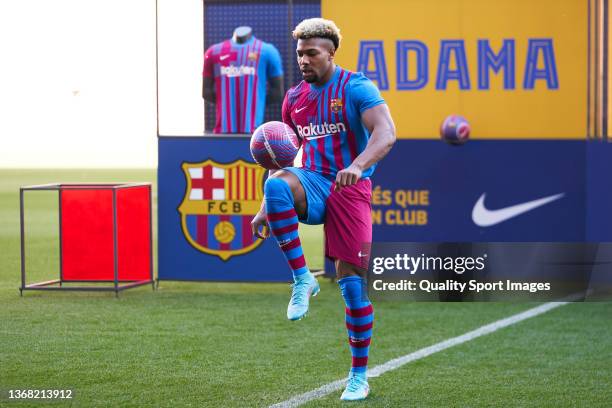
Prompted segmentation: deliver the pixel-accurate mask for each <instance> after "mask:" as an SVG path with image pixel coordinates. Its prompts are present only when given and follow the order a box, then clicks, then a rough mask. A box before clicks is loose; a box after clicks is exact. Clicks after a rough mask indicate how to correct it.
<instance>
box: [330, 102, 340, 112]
mask: <svg viewBox="0 0 612 408" xmlns="http://www.w3.org/2000/svg"><path fill="white" fill-rule="evenodd" d="M329 107H330V108H331V110H332V112H335V113H338V112H340V111H341V110H342V99H332V100H330V102H329Z"/></svg>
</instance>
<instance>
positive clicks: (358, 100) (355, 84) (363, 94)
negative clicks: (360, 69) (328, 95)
mask: <svg viewBox="0 0 612 408" xmlns="http://www.w3.org/2000/svg"><path fill="white" fill-rule="evenodd" d="M350 92H351V93H350V98H351V101H352V103H353V106H354V107H355V109H356V110H357V111H358V112H359V114H362V113H363V112H365V111H366V110H368V109H370V108H373V107H374V106H376V105H380V104H383V103H385V100H384V99H383V98H382V96H381V95H380V91H379V90H378V88H377V87H376V85H374V83H373V82H372V81H370V80H369V79H368V78H367V77H366V76H365V75H363V74H362V73H358V74H356V77H355V79H354V80H352V81H351V82H350Z"/></svg>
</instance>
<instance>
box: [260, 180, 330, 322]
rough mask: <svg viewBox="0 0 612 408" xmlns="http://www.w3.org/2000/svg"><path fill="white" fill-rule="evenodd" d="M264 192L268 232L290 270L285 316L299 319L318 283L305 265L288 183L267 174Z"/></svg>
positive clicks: (296, 217)
mask: <svg viewBox="0 0 612 408" xmlns="http://www.w3.org/2000/svg"><path fill="white" fill-rule="evenodd" d="M294 177H295V176H294ZM264 192H265V197H266V212H267V217H268V224H269V225H270V229H271V231H272V235H273V236H274V238H276V240H277V242H278V244H279V246H280V248H281V249H282V251H283V253H284V254H285V258H286V259H287V262H288V263H289V266H290V267H291V270H292V271H293V281H294V283H293V291H292V294H291V300H290V301H289V306H288V307H287V318H288V319H289V320H299V319H301V318H302V317H304V316H305V315H306V313H307V312H308V306H309V300H310V296H311V295H313V296H316V294H317V293H318V292H319V283H318V282H317V280H316V278H315V277H314V276H313V275H312V274H311V273H310V271H309V269H308V266H307V265H306V260H305V258H304V251H303V250H302V244H301V242H300V237H299V235H298V224H299V221H298V214H297V213H296V211H295V199H294V195H293V193H292V191H291V188H290V186H289V184H288V183H287V181H286V180H285V179H284V178H281V177H270V178H268V180H266V183H265V186H264Z"/></svg>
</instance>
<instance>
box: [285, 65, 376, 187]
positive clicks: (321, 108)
mask: <svg viewBox="0 0 612 408" xmlns="http://www.w3.org/2000/svg"><path fill="white" fill-rule="evenodd" d="M381 103H385V100H384V99H383V98H382V97H381V95H380V92H379V91H378V88H377V87H376V85H374V83H372V81H370V80H369V79H368V78H367V77H366V76H365V75H364V74H362V73H361V72H351V71H347V70H345V69H343V68H340V67H338V66H337V67H336V70H335V71H334V74H333V76H332V77H331V79H330V80H329V81H328V82H327V83H326V84H324V85H322V86H315V85H313V84H309V83H307V82H306V81H302V82H300V83H299V84H298V85H296V86H295V87H293V88H291V89H289V91H287V93H286V95H285V100H284V101H283V122H285V123H287V124H288V125H289V126H291V127H292V128H293V129H294V130H295V132H296V133H297V134H298V135H299V136H300V139H301V142H302V147H303V153H302V167H304V168H307V169H310V170H314V171H317V172H319V173H321V174H323V175H324V176H329V177H330V178H334V177H335V176H336V173H337V172H338V171H339V170H342V169H344V168H346V167H348V166H349V165H350V164H351V163H352V162H353V160H355V158H356V157H357V156H358V155H359V154H360V153H361V152H363V151H364V150H365V148H366V145H367V144H368V140H369V138H370V132H369V131H368V130H367V129H366V128H365V126H364V125H363V123H362V122H361V114H362V113H363V112H364V111H366V110H368V109H370V108H372V107H374V106H376V105H379V104H381ZM375 167H376V165H373V166H372V167H370V168H369V169H366V170H364V172H363V174H362V177H369V176H370V175H372V173H373V172H374V168H375Z"/></svg>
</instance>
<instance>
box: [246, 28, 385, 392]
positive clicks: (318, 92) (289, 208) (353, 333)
mask: <svg viewBox="0 0 612 408" xmlns="http://www.w3.org/2000/svg"><path fill="white" fill-rule="evenodd" d="M293 38H295V39H296V40H297V48H296V53H297V61H298V65H299V68H300V71H301V72H302V78H303V81H301V82H300V83H299V84H298V85H297V86H295V87H293V88H291V89H290V90H289V91H288V92H287V93H286V95H285V100H284V102H283V111H282V112H283V121H284V122H285V123H287V124H288V125H290V126H291V127H292V128H293V129H294V130H295V131H296V133H298V134H299V136H300V139H301V143H302V146H303V156H302V167H299V168H298V167H288V168H284V169H282V170H277V171H275V172H272V171H271V174H270V177H269V178H268V179H267V180H266V183H265V186H264V193H265V198H264V202H263V203H262V207H261V210H260V211H259V213H258V214H257V215H256V216H255V218H254V219H253V221H252V229H253V233H254V234H255V235H256V236H258V237H259V238H265V237H266V234H265V232H264V231H265V229H264V230H262V231H261V232H260V228H261V227H263V226H268V227H269V228H270V230H271V231H272V234H273V236H274V237H275V238H276V240H277V241H278V244H279V245H280V247H281V249H282V250H283V252H284V254H285V256H286V258H287V260H288V262H289V265H290V266H291V269H292V270H293V279H294V284H293V291H292V294H291V300H290V301H289V306H288V308H287V318H288V319H290V320H299V319H301V318H302V317H304V315H305V314H306V312H307V311H308V306H309V298H310V296H311V295H312V296H314V295H316V294H317V293H318V292H319V284H318V282H317V280H316V279H315V278H314V276H313V275H312V274H311V273H310V271H309V269H308V266H307V265H306V262H305V260H304V255H303V251H302V246H301V244H300V238H299V236H298V221H301V222H304V223H306V224H324V230H325V255H326V256H327V257H329V258H331V259H334V261H335V265H336V273H337V278H338V284H339V286H340V290H341V292H342V297H343V298H344V301H345V304H346V309H345V310H346V319H345V320H346V327H347V329H348V337H349V339H348V340H349V346H350V349H351V354H352V366H351V370H350V373H349V377H348V382H347V386H346V389H345V390H344V392H343V394H342V397H341V399H343V400H361V399H364V398H366V397H367V395H368V392H369V386H368V382H367V377H366V369H367V362H368V353H369V346H370V339H371V335H372V323H373V320H374V314H373V309H372V304H371V303H370V301H369V299H368V297H367V288H366V282H365V273H366V268H367V264H368V252H369V246H368V245H367V244H369V243H370V242H371V240H372V218H371V204H370V202H371V195H372V192H371V190H372V184H371V181H370V176H371V175H372V173H373V172H374V168H375V167H376V163H377V162H378V161H380V160H381V159H382V158H383V157H385V155H386V154H387V153H388V152H389V150H390V149H391V147H392V146H393V144H394V142H395V126H394V124H393V120H392V119H391V114H390V112H389V108H388V107H387V105H386V104H385V101H384V100H383V99H382V97H381V96H380V92H379V91H378V89H377V88H376V86H375V85H374V84H373V83H372V82H371V81H370V80H369V79H367V78H366V77H365V76H364V75H363V74H361V73H355V72H350V71H347V70H345V69H343V68H341V67H339V66H337V65H336V64H335V63H334V57H335V55H336V51H337V50H338V47H339V46H340V40H341V35H340V30H339V29H338V28H337V27H336V25H335V24H334V22H332V21H329V20H325V19H322V18H312V19H307V20H304V21H302V22H301V23H300V24H298V25H297V27H296V28H295V30H294V31H293Z"/></svg>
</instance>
